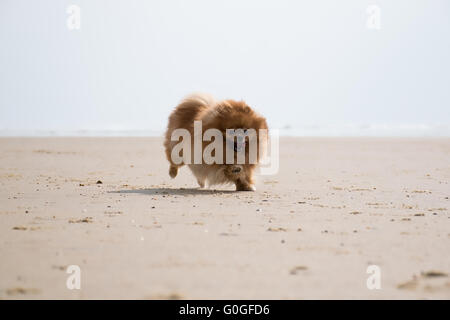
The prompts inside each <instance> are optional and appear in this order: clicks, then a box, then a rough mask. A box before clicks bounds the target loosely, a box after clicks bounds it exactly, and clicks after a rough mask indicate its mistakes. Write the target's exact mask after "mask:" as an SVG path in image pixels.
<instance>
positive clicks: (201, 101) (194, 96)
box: [181, 92, 216, 107]
mask: <svg viewBox="0 0 450 320" xmlns="http://www.w3.org/2000/svg"><path fill="white" fill-rule="evenodd" d="M181 104H186V105H201V106H205V107H212V106H214V105H215V104H216V100H215V99H214V97H213V96H212V95H210V94H208V93H200V92H194V93H191V94H190V95H188V96H186V97H184V99H183V101H182V103H181Z"/></svg>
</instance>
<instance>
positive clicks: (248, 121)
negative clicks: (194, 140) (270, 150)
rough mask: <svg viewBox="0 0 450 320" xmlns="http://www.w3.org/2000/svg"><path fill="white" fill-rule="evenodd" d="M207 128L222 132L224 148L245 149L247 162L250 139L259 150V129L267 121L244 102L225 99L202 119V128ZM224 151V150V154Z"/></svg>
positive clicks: (265, 125) (235, 150) (265, 124)
mask: <svg viewBox="0 0 450 320" xmlns="http://www.w3.org/2000/svg"><path fill="white" fill-rule="evenodd" d="M209 128H214V129H218V130H219V131H221V132H222V135H223V137H224V149H227V148H231V150H233V151H234V152H236V153H238V152H241V151H244V150H245V156H246V163H248V154H249V147H248V146H249V144H250V141H251V140H252V139H254V140H255V143H256V144H257V146H258V150H259V148H260V146H259V142H260V141H259V134H260V131H259V130H260V129H266V130H267V123H266V119H265V118H264V117H261V116H260V115H258V114H257V113H256V112H254V111H253V110H252V108H250V107H249V106H248V105H247V104H246V103H245V102H243V101H234V100H226V101H224V102H222V103H221V104H219V105H217V106H215V107H214V109H213V110H212V111H211V112H210V114H209V115H208V116H207V117H206V118H205V119H204V129H205V130H206V129H209ZM225 152H226V150H224V155H225ZM258 154H259V152H258ZM258 158H259V156H258Z"/></svg>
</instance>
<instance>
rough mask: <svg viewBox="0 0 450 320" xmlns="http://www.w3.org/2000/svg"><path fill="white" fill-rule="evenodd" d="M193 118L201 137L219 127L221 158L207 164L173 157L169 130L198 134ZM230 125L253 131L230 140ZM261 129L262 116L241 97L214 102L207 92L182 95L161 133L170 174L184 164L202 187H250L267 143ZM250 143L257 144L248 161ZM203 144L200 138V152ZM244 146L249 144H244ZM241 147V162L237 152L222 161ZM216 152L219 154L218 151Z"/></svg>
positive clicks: (251, 189) (173, 142) (176, 171)
mask: <svg viewBox="0 0 450 320" xmlns="http://www.w3.org/2000/svg"><path fill="white" fill-rule="evenodd" d="M194 121H201V132H200V134H201V137H203V134H204V132H206V131H207V130H208V129H216V132H218V131H217V130H219V131H220V133H222V134H221V139H223V141H221V144H220V145H221V146H222V148H223V149H220V151H222V152H221V153H222V155H223V161H222V162H220V161H219V163H217V162H214V163H211V164H206V163H204V162H201V163H200V164H198V163H197V162H193V161H188V162H186V161H183V162H181V163H179V162H176V161H173V152H172V151H173V150H174V147H175V146H176V145H177V144H178V143H179V141H178V140H176V139H174V140H175V141H172V133H173V132H174V130H176V129H185V130H187V131H188V132H189V133H190V135H191V136H192V137H194V138H195V135H199V132H197V131H196V129H195V125H194ZM197 124H198V122H197ZM230 129H231V130H239V131H240V132H244V133H246V132H254V133H255V134H254V135H253V136H248V135H247V136H244V138H241V139H240V140H239V139H237V141H236V140H235V139H234V137H233V139H232V141H231V143H230V139H228V138H229V136H228V135H227V130H230ZM249 129H253V130H249ZM261 129H264V130H265V132H267V130H268V128H267V123H266V119H265V118H264V117H262V116H260V115H258V114H257V113H256V112H254V111H253V110H252V109H251V108H250V107H249V106H248V105H247V104H246V103H245V102H244V101H234V100H225V101H220V102H216V101H215V100H214V99H213V98H212V97H211V96H209V95H205V94H193V95H190V96H188V97H186V98H185V99H184V100H183V101H182V102H181V103H180V104H179V105H178V106H177V107H176V108H175V110H174V111H173V112H172V114H171V115H170V116H169V124H168V126H167V131H166V135H165V141H164V146H165V149H166V156H167V159H168V160H169V162H170V168H169V174H170V176H171V177H172V178H175V177H176V175H177V173H178V168H179V167H181V166H183V165H184V164H187V165H188V167H189V168H190V169H191V171H192V173H193V174H194V176H195V177H196V178H197V182H198V184H199V185H200V187H202V188H203V187H204V186H205V183H207V184H208V185H209V186H211V185H216V184H229V183H231V184H235V185H236V190H237V191H254V190H255V186H254V178H253V176H254V171H255V169H256V167H257V165H258V164H259V161H260V159H261V157H262V156H263V154H264V152H265V148H266V143H267V135H263V134H261V132H263V131H264V130H261ZM215 139H218V138H216V137H214V142H215ZM211 140H212V139H211ZM252 143H256V145H257V155H256V161H249V149H250V145H251V144H252ZM191 146H192V148H191V150H194V148H195V146H194V142H192V141H191ZM207 146H208V142H205V141H204V140H203V139H202V140H201V144H200V147H201V151H202V155H203V151H205V148H206V147H207ZM246 146H249V147H248V148H246ZM241 150H243V152H245V153H243V154H245V161H244V162H240V163H239V162H237V161H236V159H237V154H234V153H233V155H232V157H233V159H234V160H233V162H232V163H231V164H230V163H229V162H228V161H226V159H225V156H226V154H227V153H229V152H230V151H231V152H232V151H241ZM174 151H175V150H174ZM183 151H184V150H182V152H183ZM182 152H181V153H182ZM215 152H216V151H215V150H214V151H213V152H212V155H215ZM217 154H218V157H219V158H220V157H221V155H220V153H217ZM184 156H185V155H184ZM192 158H193V157H192V156H191V155H190V156H189V159H191V160H192ZM183 159H186V158H183ZM238 163H239V164H238Z"/></svg>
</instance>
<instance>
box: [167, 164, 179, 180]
mask: <svg viewBox="0 0 450 320" xmlns="http://www.w3.org/2000/svg"><path fill="white" fill-rule="evenodd" d="M177 174H178V168H177V167H175V166H170V168H169V176H170V177H171V178H172V179H173V178H175V177H176V176H177Z"/></svg>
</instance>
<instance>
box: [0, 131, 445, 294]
mask: <svg viewBox="0 0 450 320" xmlns="http://www.w3.org/2000/svg"><path fill="white" fill-rule="evenodd" d="M449 159H450V139H448V138H435V139H432V138H429V139H428V138H420V139H419V138H417V139H416V138H414V139H413V138H288V137H285V138H281V141H280V170H279V173H278V174H276V175H273V176H260V177H258V180H257V183H256V188H257V191H256V192H234V191H233V188H232V187H231V186H230V187H224V188H218V189H217V190H203V189H198V188H197V185H196V182H195V179H194V178H193V176H192V174H191V173H190V172H189V170H188V169H187V168H183V169H182V170H181V171H180V173H179V176H178V177H177V178H176V179H174V180H172V179H170V177H169V175H168V172H167V169H168V163H167V160H166V159H165V157H164V152H163V147H162V139H160V138H1V139H0V199H1V207H0V298H1V299H47V298H50V299H109V298H113V299H116V298H117V299H316V298H318V299H357V298H362V299H450V254H449V253H450V200H449V196H450V185H449V182H450V161H449ZM70 265H77V266H79V267H80V270H81V289H79V290H77V289H74V290H69V289H68V288H67V286H66V280H67V278H68V277H69V274H67V273H66V269H67V267H68V266H70ZM371 265H376V266H378V267H379V270H380V277H381V278H380V279H381V280H380V283H381V288H380V289H373V290H370V289H368V287H367V285H366V281H367V279H368V278H369V276H370V274H368V273H367V267H368V266H371Z"/></svg>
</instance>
